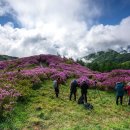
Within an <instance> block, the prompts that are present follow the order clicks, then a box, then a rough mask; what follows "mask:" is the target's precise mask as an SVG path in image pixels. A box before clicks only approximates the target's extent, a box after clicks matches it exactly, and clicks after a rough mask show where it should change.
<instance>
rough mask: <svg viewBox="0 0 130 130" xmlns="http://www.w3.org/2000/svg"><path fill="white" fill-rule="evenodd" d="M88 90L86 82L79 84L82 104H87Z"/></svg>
mask: <svg viewBox="0 0 130 130" xmlns="http://www.w3.org/2000/svg"><path fill="white" fill-rule="evenodd" d="M88 88H89V84H88V83H87V81H83V83H82V84H81V97H83V99H84V104H85V103H87V89H88Z"/></svg>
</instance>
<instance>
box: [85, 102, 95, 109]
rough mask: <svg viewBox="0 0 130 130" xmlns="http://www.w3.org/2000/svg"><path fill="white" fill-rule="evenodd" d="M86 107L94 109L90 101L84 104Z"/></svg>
mask: <svg viewBox="0 0 130 130" xmlns="http://www.w3.org/2000/svg"><path fill="white" fill-rule="evenodd" d="M84 108H85V109H88V110H91V109H93V105H92V104H90V103H86V104H84Z"/></svg>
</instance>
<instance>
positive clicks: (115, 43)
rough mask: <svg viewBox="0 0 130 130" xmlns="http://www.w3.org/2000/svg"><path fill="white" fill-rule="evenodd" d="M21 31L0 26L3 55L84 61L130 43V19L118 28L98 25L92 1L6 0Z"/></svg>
mask: <svg viewBox="0 0 130 130" xmlns="http://www.w3.org/2000/svg"><path fill="white" fill-rule="evenodd" d="M6 1H7V2H8V4H9V5H10V6H9V5H8V6H9V8H11V11H12V12H10V13H14V12H15V14H17V20H19V21H18V22H20V23H21V25H22V28H14V27H13V26H12V25H11V24H7V25H4V26H0V52H1V53H2V54H8V55H13V56H19V57H22V56H30V55H34V54H41V53H45V54H47V53H50V54H56V53H57V52H58V53H60V54H61V55H66V56H68V57H82V56H84V55H87V54H89V53H92V52H93V51H98V50H105V49H107V48H112V49H113V48H115V49H118V48H119V46H127V45H129V43H130V38H129V35H130V17H128V18H126V19H123V20H122V21H121V23H120V24H119V25H115V26H112V25H106V26H104V25H95V26H92V24H93V23H94V19H95V18H96V17H99V16H100V15H101V7H99V6H97V5H96V4H95V3H94V2H93V3H92V1H91V0H53V1H52V0H33V1H32V0H11V1H10V0H6Z"/></svg>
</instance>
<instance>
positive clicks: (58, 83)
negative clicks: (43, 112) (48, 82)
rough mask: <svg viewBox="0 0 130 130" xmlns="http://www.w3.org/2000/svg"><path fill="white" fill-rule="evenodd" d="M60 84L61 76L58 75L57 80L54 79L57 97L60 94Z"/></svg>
mask: <svg viewBox="0 0 130 130" xmlns="http://www.w3.org/2000/svg"><path fill="white" fill-rule="evenodd" d="M59 85H60V78H59V77H58V78H57V80H54V81H53V87H54V90H55V95H56V97H57V98H58V96H59Z"/></svg>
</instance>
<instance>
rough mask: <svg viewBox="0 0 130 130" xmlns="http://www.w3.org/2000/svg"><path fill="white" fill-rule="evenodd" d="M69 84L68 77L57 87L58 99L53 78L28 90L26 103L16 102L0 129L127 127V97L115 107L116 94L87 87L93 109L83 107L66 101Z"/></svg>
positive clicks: (127, 129) (114, 129) (122, 129)
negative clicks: (58, 88) (29, 94)
mask: <svg viewBox="0 0 130 130" xmlns="http://www.w3.org/2000/svg"><path fill="white" fill-rule="evenodd" d="M69 83H70V80H68V82H67V84H66V86H63V85H62V86H60V96H59V98H55V95H54V90H53V88H52V81H45V82H43V87H41V88H40V89H38V90H30V92H31V93H32V94H31V97H30V99H29V101H28V103H26V104H25V103H24V104H21V103H18V104H17V106H16V107H15V109H14V110H13V112H12V113H11V114H10V115H9V117H8V118H7V119H6V120H5V121H1V122H0V130H44V129H45V130H130V106H128V105H127V102H126V99H125V102H124V103H123V105H122V106H121V105H118V106H117V105H116V104H115V93H112V92H104V91H98V92H99V93H97V91H96V90H88V102H89V103H91V104H92V105H93V106H94V109H93V110H86V109H85V108H84V107H83V105H78V104H77V102H75V101H73V100H72V101H69ZM99 94H100V95H99ZM79 96H80V89H78V93H77V97H79Z"/></svg>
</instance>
